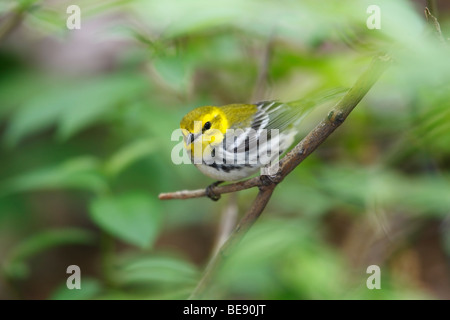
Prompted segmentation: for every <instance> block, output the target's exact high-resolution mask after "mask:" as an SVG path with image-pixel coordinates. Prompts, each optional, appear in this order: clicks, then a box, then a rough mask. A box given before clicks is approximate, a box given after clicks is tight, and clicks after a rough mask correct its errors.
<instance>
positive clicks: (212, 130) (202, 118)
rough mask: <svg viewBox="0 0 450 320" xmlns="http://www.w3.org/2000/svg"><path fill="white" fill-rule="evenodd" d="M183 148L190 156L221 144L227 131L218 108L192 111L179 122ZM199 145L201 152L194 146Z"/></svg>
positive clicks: (226, 124)
mask: <svg viewBox="0 0 450 320" xmlns="http://www.w3.org/2000/svg"><path fill="white" fill-rule="evenodd" d="M180 128H181V130H182V132H183V136H184V146H185V148H186V150H188V151H189V152H190V153H191V154H194V152H202V154H203V152H205V150H207V149H209V148H211V147H213V146H215V145H217V144H219V143H221V142H222V140H223V138H224V136H225V133H226V131H227V129H228V121H227V118H226V116H225V114H224V113H223V111H222V110H221V109H220V108H218V107H211V106H206V107H200V108H196V109H194V110H192V111H191V112H189V113H188V114H187V115H185V116H184V118H183V119H182V120H181V122H180ZM198 145H201V150H194V149H195V148H194V146H198Z"/></svg>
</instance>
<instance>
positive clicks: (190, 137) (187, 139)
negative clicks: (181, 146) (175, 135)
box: [183, 130, 202, 146]
mask: <svg viewBox="0 0 450 320" xmlns="http://www.w3.org/2000/svg"><path fill="white" fill-rule="evenodd" d="M201 134H202V133H201V132H199V133H197V134H193V133H191V132H189V131H188V130H183V137H184V143H185V144H186V146H189V145H190V144H191V143H193V142H194V141H195V140H196V139H197V138H198V137H199V136H201Z"/></svg>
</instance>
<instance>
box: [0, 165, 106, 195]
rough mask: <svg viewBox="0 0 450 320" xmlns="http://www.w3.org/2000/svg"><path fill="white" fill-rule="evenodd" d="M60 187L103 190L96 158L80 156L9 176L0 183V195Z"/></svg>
mask: <svg viewBox="0 0 450 320" xmlns="http://www.w3.org/2000/svg"><path fill="white" fill-rule="evenodd" d="M60 188H77V189H78V188H79V189H84V190H89V191H93V192H95V193H102V192H104V191H105V190H106V189H107V184H106V181H105V180H104V179H103V177H102V176H101V175H100V174H99V164H98V160H97V159H96V158H93V157H80V158H76V159H72V160H69V161H67V162H65V163H63V164H61V165H59V166H57V167H49V168H44V169H38V170H36V171H32V172H29V173H25V174H23V175H20V176H18V177H14V178H11V179H9V180H7V181H5V182H3V183H2V184H0V196H6V195H10V194H13V193H18V192H26V191H36V190H48V189H60Z"/></svg>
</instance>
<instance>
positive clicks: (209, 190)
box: [205, 181, 223, 201]
mask: <svg viewBox="0 0 450 320" xmlns="http://www.w3.org/2000/svg"><path fill="white" fill-rule="evenodd" d="M222 182H223V181H216V182H214V183H211V184H210V185H209V186H207V187H206V191H205V192H206V196H207V197H208V198H210V199H211V200H212V201H217V200H219V199H220V194H216V193H214V191H213V190H212V189H213V188H214V187H217V186H218V185H219V184H221V183H222Z"/></svg>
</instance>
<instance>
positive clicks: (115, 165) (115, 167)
mask: <svg viewBox="0 0 450 320" xmlns="http://www.w3.org/2000/svg"><path fill="white" fill-rule="evenodd" d="M156 147H157V145H156V141H154V140H153V139H145V140H138V141H134V142H132V143H131V144H129V145H127V146H125V147H124V148H122V149H120V150H119V151H118V152H117V153H115V154H114V155H113V156H112V157H111V158H110V159H109V160H108V162H107V163H106V164H105V171H106V173H107V174H108V175H110V176H116V175H117V174H118V173H120V172H121V171H122V170H124V169H125V168H126V167H128V166H130V165H131V164H132V163H133V162H136V161H138V160H139V159H141V158H143V157H145V156H147V155H148V154H150V153H152V152H154V151H155V150H156Z"/></svg>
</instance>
